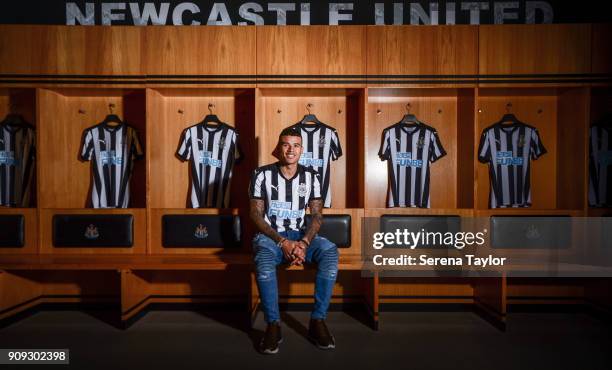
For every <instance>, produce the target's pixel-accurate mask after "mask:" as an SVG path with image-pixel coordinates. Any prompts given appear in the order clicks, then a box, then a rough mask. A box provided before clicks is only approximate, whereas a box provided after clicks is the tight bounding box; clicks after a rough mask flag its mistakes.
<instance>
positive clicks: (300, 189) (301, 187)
mask: <svg viewBox="0 0 612 370" xmlns="http://www.w3.org/2000/svg"><path fill="white" fill-rule="evenodd" d="M297 192H298V195H299V196H300V197H305V196H306V194H307V193H308V186H306V184H304V183H301V184H300V185H298V189H297Z"/></svg>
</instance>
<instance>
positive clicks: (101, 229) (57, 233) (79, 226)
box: [53, 214, 134, 248]
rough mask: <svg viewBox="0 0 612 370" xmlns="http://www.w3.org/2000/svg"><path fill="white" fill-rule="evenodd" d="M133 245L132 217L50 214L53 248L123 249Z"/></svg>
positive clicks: (127, 215) (126, 215)
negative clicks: (51, 215)
mask: <svg viewBox="0 0 612 370" xmlns="http://www.w3.org/2000/svg"><path fill="white" fill-rule="evenodd" d="M133 244H134V217H133V216H132V215H129V214H125V215H84V214H83V215H74V214H73V215H61V214H58V215H54V216H53V246H54V247H86V248H90V247H91V248H101V247H104V248H114V247H117V248H125V247H131V246H132V245H133Z"/></svg>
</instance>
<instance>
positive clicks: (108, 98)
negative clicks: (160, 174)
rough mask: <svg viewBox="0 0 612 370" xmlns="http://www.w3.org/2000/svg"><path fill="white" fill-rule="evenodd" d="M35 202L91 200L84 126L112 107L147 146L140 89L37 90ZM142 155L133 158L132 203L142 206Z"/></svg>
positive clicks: (79, 204) (70, 204)
mask: <svg viewBox="0 0 612 370" xmlns="http://www.w3.org/2000/svg"><path fill="white" fill-rule="evenodd" d="M38 91H39V92H38V95H37V96H38V99H39V100H40V104H39V112H38V121H39V125H38V127H39V128H38V129H39V139H40V140H39V143H38V154H39V155H38V161H39V179H40V181H39V191H40V194H39V205H40V207H41V208H84V207H88V206H89V205H90V198H91V196H90V191H91V163H90V162H88V161H81V160H80V156H79V155H80V153H81V145H82V136H83V131H84V130H85V129H86V128H89V127H91V126H94V125H96V124H98V123H100V122H101V121H102V120H103V119H104V117H106V115H107V114H109V113H110V109H109V104H115V107H114V108H113V112H114V113H116V114H117V115H118V116H119V117H121V118H122V119H123V120H124V121H125V122H127V123H128V124H130V125H131V126H133V127H134V128H135V129H136V130H137V131H138V138H139V140H140V142H141V144H142V146H143V150H145V151H146V144H145V137H146V130H145V113H144V109H145V102H144V90H122V89H59V90H46V89H39V90H38ZM144 162H145V161H144V160H137V161H135V163H134V170H133V172H132V179H131V184H130V190H131V200H130V203H131V207H136V208H144V207H145V206H146V194H145V189H146V178H145V163H144Z"/></svg>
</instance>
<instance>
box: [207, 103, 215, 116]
mask: <svg viewBox="0 0 612 370" xmlns="http://www.w3.org/2000/svg"><path fill="white" fill-rule="evenodd" d="M214 107H215V105H214V104H213V103H208V111H209V112H210V114H213V108H214Z"/></svg>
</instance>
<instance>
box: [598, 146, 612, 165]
mask: <svg viewBox="0 0 612 370" xmlns="http://www.w3.org/2000/svg"><path fill="white" fill-rule="evenodd" d="M598 157H599V164H600V165H602V166H609V165H611V164H612V151H609V150H606V151H601V152H599V153H598Z"/></svg>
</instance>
